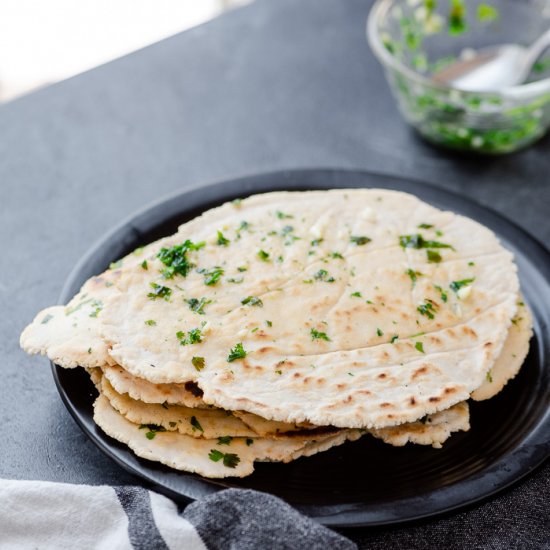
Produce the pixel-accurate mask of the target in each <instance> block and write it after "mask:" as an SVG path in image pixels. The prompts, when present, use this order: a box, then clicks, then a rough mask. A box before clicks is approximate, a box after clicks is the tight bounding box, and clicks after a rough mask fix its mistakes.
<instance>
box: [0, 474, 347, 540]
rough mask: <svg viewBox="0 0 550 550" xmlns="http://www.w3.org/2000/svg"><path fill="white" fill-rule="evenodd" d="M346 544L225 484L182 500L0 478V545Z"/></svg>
mask: <svg viewBox="0 0 550 550" xmlns="http://www.w3.org/2000/svg"><path fill="white" fill-rule="evenodd" d="M31 548H39V549H40V550H50V549H51V550H54V549H55V550H62V549H71V550H74V549H75V548H78V549H81V548H82V549H88V548H94V549H98V550H118V549H124V550H125V549H129V550H131V549H135V550H142V549H155V550H165V549H172V550H174V549H181V550H217V549H220V550H221V549H224V550H225V549H243V550H249V549H257V548H262V549H264V548H265V549H268V548H269V549H275V550H276V549H279V548H281V549H287V548H288V549H292V550H294V549H300V548H307V549H308V550H309V549H315V548H323V549H325V548H330V549H331V550H351V549H356V548H357V546H356V545H355V544H354V543H353V542H351V541H350V540H348V539H346V538H344V537H343V536H341V535H339V534H337V533H335V532H333V531H331V530H330V529H327V528H326V527H323V526H321V525H319V524H317V523H315V522H314V521H312V520H310V519H309V518H306V517H305V516H303V515H302V514H300V513H299V512H298V511H296V510H294V509H293V508H292V507H291V506H289V505H288V504H286V503H285V502H283V501H282V500H280V499H278V498H276V497H274V496H271V495H267V494H265V493H260V492H257V491H251V490H240V489H227V490H224V491H220V492H218V493H216V494H214V495H212V496H209V497H207V498H204V499H201V500H198V501H195V502H193V503H192V504H189V505H188V506H187V507H186V508H185V509H184V510H183V511H182V512H180V511H179V510H178V507H177V505H176V504H175V503H174V502H172V501H171V500H170V499H168V498H166V497H164V496H162V495H159V494H157V493H154V492H152V491H148V490H146V489H144V488H142V487H132V486H125V487H109V486H90V485H69V484H64V483H51V482H46V481H12V480H1V479H0V549H2V550H8V549H9V550H28V549H31Z"/></svg>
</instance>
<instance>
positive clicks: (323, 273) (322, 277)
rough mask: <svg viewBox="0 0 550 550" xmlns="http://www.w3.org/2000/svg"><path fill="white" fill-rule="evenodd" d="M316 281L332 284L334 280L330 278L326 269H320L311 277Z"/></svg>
mask: <svg viewBox="0 0 550 550" xmlns="http://www.w3.org/2000/svg"><path fill="white" fill-rule="evenodd" d="M313 278H314V279H315V280H316V281H323V282H324V283H333V282H334V281H335V280H336V279H335V278H334V277H331V276H330V275H329V273H328V271H327V270H326V269H320V270H319V271H317V273H315V275H313Z"/></svg>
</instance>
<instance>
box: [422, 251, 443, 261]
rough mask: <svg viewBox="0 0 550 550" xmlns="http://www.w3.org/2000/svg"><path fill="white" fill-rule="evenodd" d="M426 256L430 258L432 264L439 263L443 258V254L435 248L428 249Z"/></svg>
mask: <svg viewBox="0 0 550 550" xmlns="http://www.w3.org/2000/svg"><path fill="white" fill-rule="evenodd" d="M426 258H427V259H428V262H430V263H432V264H438V263H440V262H441V260H442V259H443V258H442V257H441V254H440V253H439V252H436V251H435V250H426Z"/></svg>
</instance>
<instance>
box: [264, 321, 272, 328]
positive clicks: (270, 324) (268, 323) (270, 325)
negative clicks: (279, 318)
mask: <svg viewBox="0 0 550 550" xmlns="http://www.w3.org/2000/svg"><path fill="white" fill-rule="evenodd" d="M265 324H266V325H267V326H268V327H272V326H273V323H272V322H271V321H266V322H265Z"/></svg>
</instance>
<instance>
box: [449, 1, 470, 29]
mask: <svg viewBox="0 0 550 550" xmlns="http://www.w3.org/2000/svg"><path fill="white" fill-rule="evenodd" d="M467 29H468V25H467V24H466V6H465V4H464V0H451V11H450V13H449V34H450V35H455V36H456V35H459V34H462V33H463V32H465V31H466V30H467Z"/></svg>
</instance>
